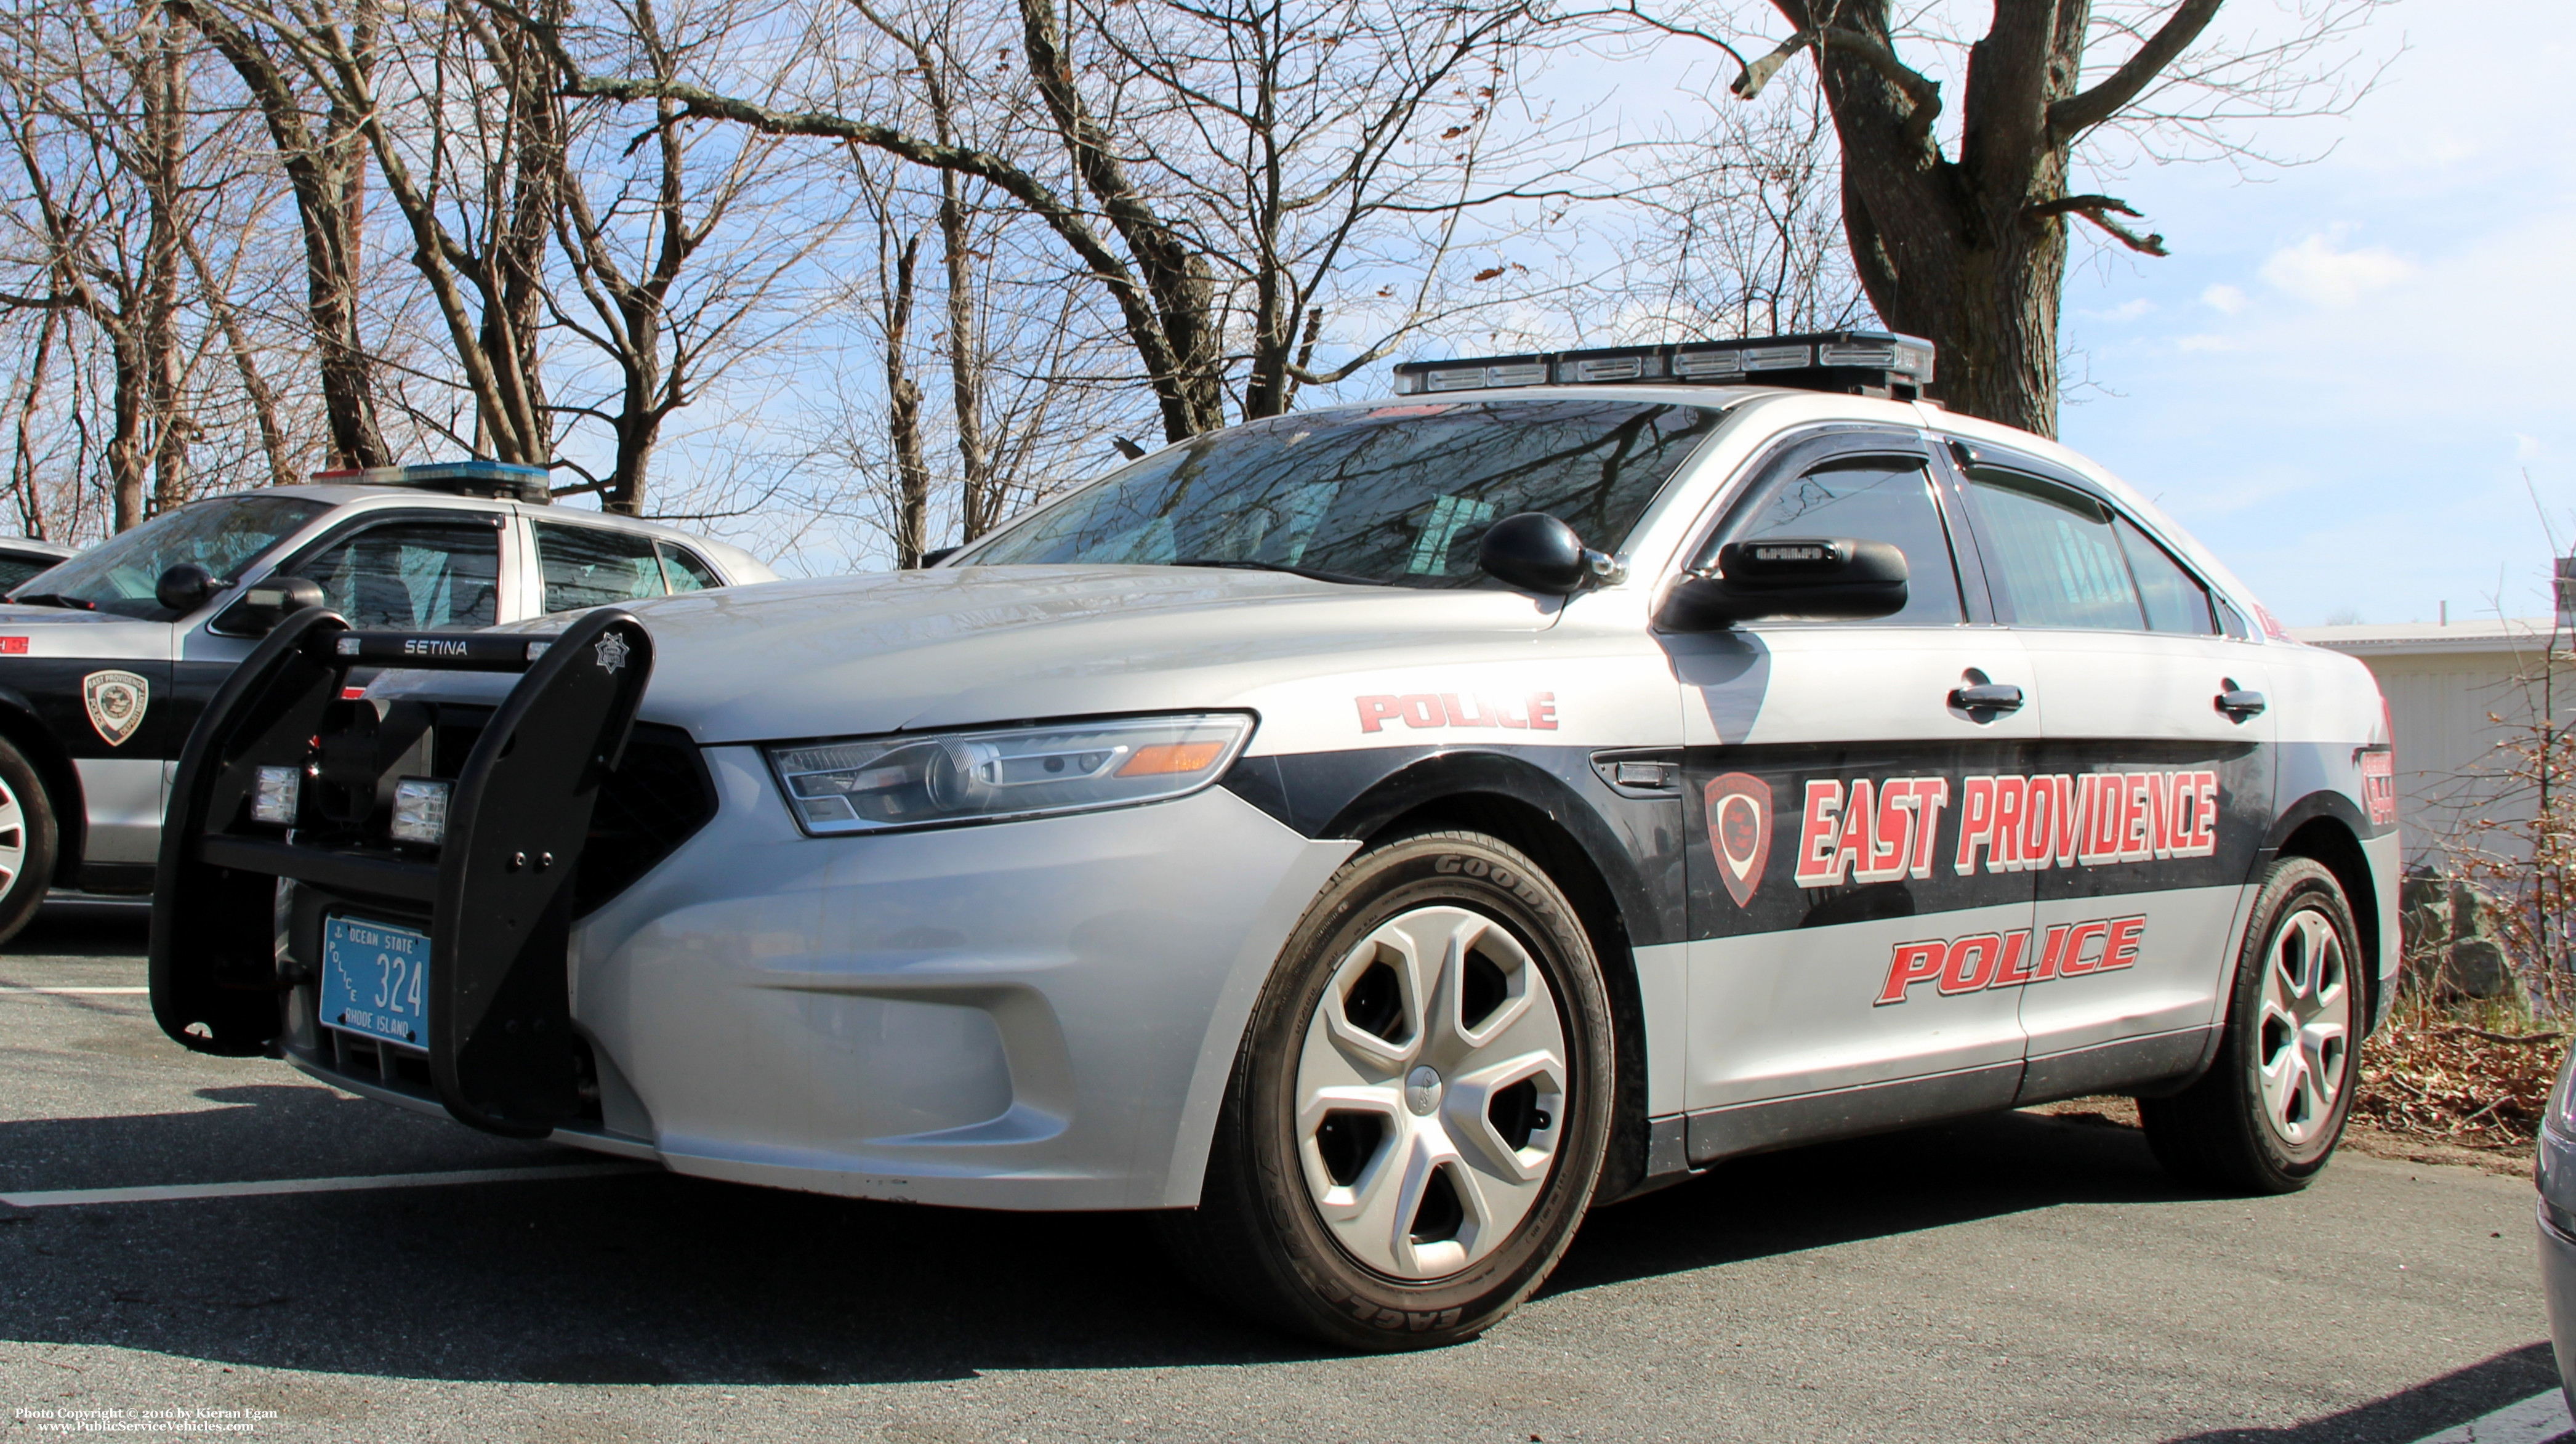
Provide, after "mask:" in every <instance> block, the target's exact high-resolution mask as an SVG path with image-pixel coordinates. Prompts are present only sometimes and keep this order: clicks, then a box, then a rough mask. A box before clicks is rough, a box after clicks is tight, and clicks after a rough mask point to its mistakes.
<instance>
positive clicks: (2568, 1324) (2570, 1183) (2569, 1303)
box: [2535, 1127, 2576, 1408]
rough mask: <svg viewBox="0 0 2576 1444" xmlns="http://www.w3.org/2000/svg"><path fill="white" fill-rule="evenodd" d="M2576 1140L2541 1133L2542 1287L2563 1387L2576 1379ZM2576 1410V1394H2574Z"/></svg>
mask: <svg viewBox="0 0 2576 1444" xmlns="http://www.w3.org/2000/svg"><path fill="white" fill-rule="evenodd" d="M2571 1169H2576V1140H2570V1139H2568V1138H2567V1137H2565V1136H2564V1135H2562V1134H2560V1133H2559V1132H2558V1131H2557V1130H2556V1129H2554V1128H2548V1127H2543V1128H2542V1129H2541V1130H2540V1159H2539V1166H2538V1169H2537V1174H2538V1178H2539V1183H2540V1207H2539V1210H2538V1212H2539V1218H2538V1219H2537V1220H2536V1223H2535V1227H2536V1228H2537V1230H2538V1232H2539V1235H2540V1283H2541V1290H2542V1293H2543V1294H2544V1295H2545V1296H2546V1297H2547V1299H2548V1301H2549V1342H2550V1346H2551V1348H2552V1349H2553V1350H2555V1351H2556V1353H2557V1355H2558V1377H2559V1379H2560V1381H2561V1386H2562V1387H2564V1383H2565V1381H2566V1380H2569V1379H2576V1172H2571V1171H2570V1170H2571ZM2569 1398H2570V1404H2569V1407H2570V1408H2576V1391H2570V1394H2569Z"/></svg>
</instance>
